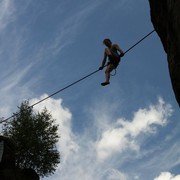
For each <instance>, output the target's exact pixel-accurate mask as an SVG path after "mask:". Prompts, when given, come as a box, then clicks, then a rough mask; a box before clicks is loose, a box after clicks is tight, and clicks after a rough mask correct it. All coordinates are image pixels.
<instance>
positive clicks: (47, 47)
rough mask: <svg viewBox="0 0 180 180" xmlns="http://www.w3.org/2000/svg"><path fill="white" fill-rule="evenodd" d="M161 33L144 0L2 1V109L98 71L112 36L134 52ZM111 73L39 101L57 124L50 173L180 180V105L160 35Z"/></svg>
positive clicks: (90, 179) (66, 178) (105, 179)
mask: <svg viewBox="0 0 180 180" xmlns="http://www.w3.org/2000/svg"><path fill="white" fill-rule="evenodd" d="M151 30H153V26H152V23H151V21H150V9H149V4H148V1H144V0H136V1H134V0H113V1H108V0H101V1H99V0H94V1H91V0H86V1H84V0H76V1H73V0H61V1H60V0H38V1H36V0H33V1H32V0H26V1H24V0H18V1H17V0H16V1H15V0H1V1H0V64H1V65H0V71H1V76H0V87H1V88H0V98H1V101H0V116H1V117H5V118H6V117H9V116H11V115H12V113H13V112H16V110H17V106H18V105H19V104H20V103H21V102H22V101H23V100H26V99H30V102H31V103H35V102H37V101H38V100H40V99H42V98H44V97H46V96H48V95H50V94H51V93H53V92H55V91H57V90H59V89H61V88H63V87H65V86H66V85H68V84H70V83H72V82H74V81H76V80H78V79H80V78H81V77H83V76H85V75H87V74H89V73H91V72H93V71H94V70H96V69H98V68H99V66H100V65H101V61H102V58H103V51H104V46H103V44H102V41H103V39H104V38H110V39H111V40H112V41H113V42H114V43H118V44H119V45H120V47H121V48H122V49H123V50H124V51H126V50H127V49H128V48H129V47H131V46H132V45H133V44H134V43H136V42H137V41H138V40H139V39H141V38H142V37H143V36H145V35H146V34H148V33H149V32H150V31H151ZM104 79H105V75H104V70H103V71H100V72H98V73H96V74H95V75H93V76H91V77H89V78H87V79H86V80H84V81H82V82H80V83H78V84H76V85H74V86H73V87H71V88H69V89H67V90H65V91H63V92H61V93H60V94H57V95H56V96H54V97H52V98H49V99H48V100H46V101H44V102H43V103H41V104H39V105H37V106H35V107H34V109H35V110H38V111H40V110H41V109H42V108H43V107H44V106H46V107H47V109H48V110H49V111H50V112H51V113H52V115H53V117H54V118H55V119H56V120H57V121H56V122H57V123H58V124H59V132H58V133H59V134H60V136H61V138H60V140H59V142H58V144H57V147H58V149H59V151H60V153H61V163H60V165H59V166H58V169H57V171H56V172H55V174H54V175H53V176H51V177H47V178H44V179H45V180H49V179H51V180H59V179H63V180H71V179H83V180H94V179H95V180H133V179H134V180H144V179H146V180H179V179H180V170H179V169H180V150H179V149H180V141H179V136H180V132H179V128H180V122H179V117H180V111H179V107H178V105H177V102H176V100H175V96H174V94H173V91H172V87H171V82H170V78H169V73H168V65H167V60H166V54H165V52H164V50H163V47H162V44H161V42H160V39H159V37H158V36H157V34H156V33H153V34H152V35H151V36H150V37H148V38H147V39H146V40H144V41H143V42H142V43H141V44H139V45H138V46H136V47H135V48H134V49H132V50H131V51H129V52H128V53H127V54H126V55H125V56H124V57H123V58H122V61H121V64H120V65H119V67H118V69H117V74H116V76H114V77H111V84H110V85H109V86H107V87H101V85H100V83H101V82H103V81H104Z"/></svg>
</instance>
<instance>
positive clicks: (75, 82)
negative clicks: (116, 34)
mask: <svg viewBox="0 0 180 180" xmlns="http://www.w3.org/2000/svg"><path fill="white" fill-rule="evenodd" d="M154 31H155V30H152V31H151V32H150V33H148V34H147V35H146V36H144V37H143V38H142V39H140V40H139V41H138V42H136V43H135V44H134V45H133V46H131V47H130V48H129V49H127V50H126V51H125V52H124V54H126V53H127V52H129V51H130V50H131V49H133V48H134V47H135V46H137V45H138V44H139V43H140V42H142V41H143V40H144V39H146V38H147V37H148V36H149V35H151V34H152V33H153V32H154ZM106 66H107V65H106ZM98 71H100V70H99V69H98V70H95V71H94V72H92V73H90V74H88V75H86V76H84V77H82V78H80V79H79V80H77V81H74V82H73V83H71V84H69V85H67V86H65V87H64V88H62V89H60V90H58V91H56V92H54V93H52V94H51V95H49V96H47V97H45V98H44V99H41V100H39V101H37V102H36V103H34V104H32V105H31V106H30V107H34V106H36V105H37V104H39V103H41V102H43V101H45V100H46V99H49V98H50V97H52V96H54V95H56V94H58V93H60V92H62V91H64V90H65V89H68V88H69V87H71V86H73V85H75V84H77V83H79V82H80V81H82V80H84V79H86V78H88V77H89V76H92V75H93V74H95V73H97V72H98ZM18 114H19V113H15V114H13V115H12V116H10V117H8V118H6V119H4V120H2V121H0V123H4V122H6V121H8V120H9V119H11V118H13V117H15V116H16V115H18Z"/></svg>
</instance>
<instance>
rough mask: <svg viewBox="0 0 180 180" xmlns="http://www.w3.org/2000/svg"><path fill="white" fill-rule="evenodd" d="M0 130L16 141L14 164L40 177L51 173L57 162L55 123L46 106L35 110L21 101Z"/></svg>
mask: <svg viewBox="0 0 180 180" xmlns="http://www.w3.org/2000/svg"><path fill="white" fill-rule="evenodd" d="M3 131H4V135H7V136H9V137H11V138H13V140H14V141H15V142H16V144H17V148H16V166H18V167H20V168H32V169H34V170H35V171H36V172H37V173H38V174H39V175H40V176H42V177H44V176H49V175H51V174H53V173H54V171H55V169H56V167H57V165H58V164H59V163H60V154H59V152H58V151H57V148H56V143H57V142H58V138H59V136H58V134H57V131H58V125H56V124H55V120H54V119H53V118H52V115H51V114H50V113H49V112H48V111H47V109H46V108H45V109H44V110H43V111H42V112H38V113H35V112H34V111H33V108H32V107H30V106H29V102H28V101H24V102H23V103H22V104H21V106H20V107H19V111H18V112H17V115H16V116H14V118H13V119H12V120H11V121H10V122H8V123H6V124H5V126H4V129H3Z"/></svg>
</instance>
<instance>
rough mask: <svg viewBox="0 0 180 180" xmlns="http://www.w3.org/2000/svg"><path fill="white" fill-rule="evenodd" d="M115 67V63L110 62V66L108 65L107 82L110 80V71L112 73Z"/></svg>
mask: <svg viewBox="0 0 180 180" xmlns="http://www.w3.org/2000/svg"><path fill="white" fill-rule="evenodd" d="M113 69H114V65H113V64H109V65H108V66H107V69H106V71H105V74H106V82H109V81H110V76H111V75H110V73H111V71H112V70H113Z"/></svg>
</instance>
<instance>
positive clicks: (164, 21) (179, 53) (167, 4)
mask: <svg viewBox="0 0 180 180" xmlns="http://www.w3.org/2000/svg"><path fill="white" fill-rule="evenodd" d="M149 4H150V9H151V21H152V23H153V25H154V29H155V30H156V32H157V34H158V35H159V37H160V39H161V42H162V44H163V47H164V50H165V52H166V53H167V60H168V66H169V74H170V78H171V83H172V87H173V90H174V94H175V97H176V100H177V102H178V104H179V106H180V33H179V32H180V13H179V10H180V1H179V0H149Z"/></svg>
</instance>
